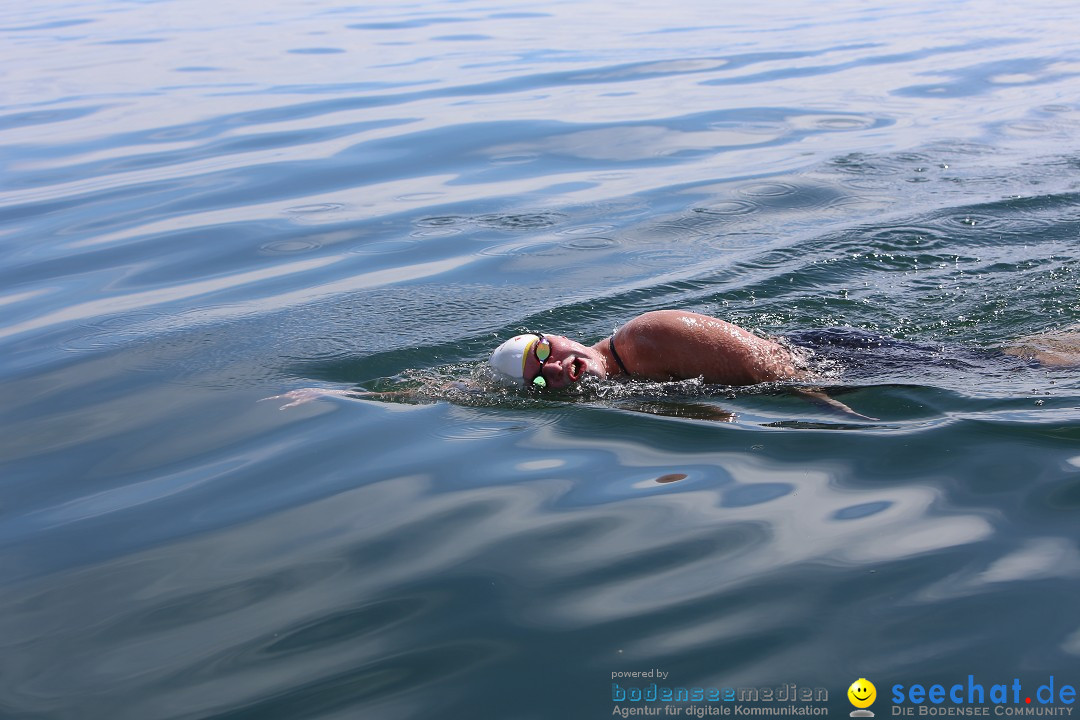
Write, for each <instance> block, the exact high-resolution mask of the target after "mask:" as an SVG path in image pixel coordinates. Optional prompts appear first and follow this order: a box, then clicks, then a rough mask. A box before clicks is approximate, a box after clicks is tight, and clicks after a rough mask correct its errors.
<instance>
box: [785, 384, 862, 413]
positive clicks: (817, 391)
mask: <svg viewBox="0 0 1080 720" xmlns="http://www.w3.org/2000/svg"><path fill="white" fill-rule="evenodd" d="M795 392H797V393H799V394H800V395H803V396H804V397H806V399H807V400H809V401H810V402H812V403H814V404H815V405H823V406H825V407H828V408H832V409H834V410H839V411H840V412H842V413H844V414H845V415H851V416H853V417H857V418H859V419H861V420H878V419H879V418H875V417H870V416H869V415H863V414H862V413H857V412H855V411H854V410H852V409H851V408H849V407H848V406H847V405H845V404H844V403H842V402H840V401H839V400H837V399H836V398H831V397H829V396H828V395H826V394H825V391H824V390H822V389H821V388H795Z"/></svg>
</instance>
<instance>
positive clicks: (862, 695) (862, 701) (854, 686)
mask: <svg viewBox="0 0 1080 720" xmlns="http://www.w3.org/2000/svg"><path fill="white" fill-rule="evenodd" d="M847 697H848V700H849V701H850V702H851V704H852V705H854V706H855V709H854V710H852V711H851V713H850V715H851V717H874V713H873V712H871V711H870V710H867V709H866V708H868V707H870V706H871V705H873V704H874V700H876V699H877V688H876V687H874V683H872V682H870V681H869V680H867V679H866V678H859V679H858V680H856V681H855V682H853V683H851V687H849V688H848V689H847Z"/></svg>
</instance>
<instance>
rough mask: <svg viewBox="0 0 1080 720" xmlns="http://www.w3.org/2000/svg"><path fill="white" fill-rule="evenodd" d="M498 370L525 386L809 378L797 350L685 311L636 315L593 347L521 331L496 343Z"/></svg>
mask: <svg viewBox="0 0 1080 720" xmlns="http://www.w3.org/2000/svg"><path fill="white" fill-rule="evenodd" d="M488 363H489V365H490V366H491V367H492V369H494V370H495V372H496V374H497V375H498V376H499V377H500V378H502V379H504V380H507V381H508V382H510V383H512V384H515V385H520V386H522V387H526V388H548V389H560V388H566V387H569V386H572V385H575V384H577V383H579V382H581V381H582V379H583V378H585V377H587V376H593V377H596V378H599V379H601V380H653V381H661V382H664V381H669V380H689V379H692V378H699V377H700V378H702V379H703V380H704V381H705V382H706V383H715V384H720V385H755V384H757V383H765V382H774V381H778V380H798V379H802V378H805V377H806V376H807V372H806V363H805V361H804V359H803V358H802V357H801V356H800V355H799V354H798V353H797V351H794V350H790V349H788V348H786V347H784V346H783V345H781V344H779V343H777V342H774V341H772V340H768V339H766V338H763V337H760V336H758V335H755V334H753V333H752V332H750V331H748V330H744V329H743V328H741V327H739V326H738V325H733V324H732V323H729V322H725V321H724V320H720V319H719V318H714V317H710V316H708V315H701V314H699V313H694V312H688V311H684V310H656V311H653V312H647V313H645V314H644V315H639V316H638V317H636V318H634V319H633V320H631V321H630V322H628V323H626V324H625V325H623V326H622V327H621V328H619V329H618V331H616V332H615V334H614V335H612V336H611V337H607V338H604V339H603V340H601V341H600V342H598V343H596V344H595V345H592V346H586V345H582V344H581V343H578V342H575V341H574V340H571V339H569V338H567V337H564V336H562V335H549V334H546V333H544V334H540V333H535V334H525V335H517V336H515V337H512V338H510V339H509V340H507V341H506V342H504V343H503V344H502V345H500V346H499V347H497V348H496V349H495V351H494V352H493V353H492V354H491V358H490V359H489V361H488Z"/></svg>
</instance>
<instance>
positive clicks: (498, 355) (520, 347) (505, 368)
mask: <svg viewBox="0 0 1080 720" xmlns="http://www.w3.org/2000/svg"><path fill="white" fill-rule="evenodd" d="M539 341H540V336H539V335H533V334H531V333H530V334H527V335H515V336H514V337H512V338H510V339H509V340H507V341H506V342H504V343H503V344H502V345H500V346H499V347H497V348H495V351H494V352H493V353H491V357H490V358H489V359H488V365H490V366H491V367H492V369H493V370H495V372H496V373H498V375H499V377H500V378H501V379H503V380H506V381H507V382H512V383H514V384H515V385H522V386H524V385H525V360H526V358H528V356H529V353H530V352H531V351H532V348H533V345H535V344H536V343H537V342H539Z"/></svg>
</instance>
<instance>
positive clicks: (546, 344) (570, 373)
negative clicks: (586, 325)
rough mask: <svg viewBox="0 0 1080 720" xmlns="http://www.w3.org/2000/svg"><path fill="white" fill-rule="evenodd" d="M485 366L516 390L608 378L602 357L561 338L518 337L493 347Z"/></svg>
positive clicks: (576, 343)
mask: <svg viewBox="0 0 1080 720" xmlns="http://www.w3.org/2000/svg"><path fill="white" fill-rule="evenodd" d="M488 364H489V365H490V366H491V367H492V369H494V370H495V372H496V374H497V375H498V376H499V377H500V378H501V379H503V380H504V381H506V382H508V383H511V384H514V385H517V386H518V387H537V388H547V389H551V390H558V389H560V388H565V387H569V386H571V385H576V384H577V383H579V382H581V380H582V379H584V378H585V377H587V376H592V377H595V378H598V379H600V380H604V379H605V378H607V370H606V368H605V363H604V358H603V356H602V355H601V354H600V353H599V352H598V351H597V350H596V349H595V348H590V347H586V346H585V345H582V344H581V343H578V342H575V341H573V340H571V339H569V338H566V337H563V336H562V335H538V334H535V333H533V334H528V335H517V336H515V337H512V338H510V339H509V340H507V341H506V342H504V343H503V344H502V345H500V346H499V347H497V348H495V352H493V353H492V354H491V358H490V359H489V360H488Z"/></svg>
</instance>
